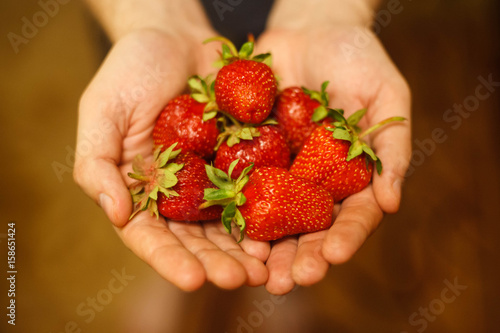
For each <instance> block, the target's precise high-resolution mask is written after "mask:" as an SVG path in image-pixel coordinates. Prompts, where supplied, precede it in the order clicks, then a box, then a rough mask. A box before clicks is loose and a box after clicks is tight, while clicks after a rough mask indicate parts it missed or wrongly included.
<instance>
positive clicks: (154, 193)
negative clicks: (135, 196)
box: [149, 186, 158, 200]
mask: <svg viewBox="0 0 500 333" xmlns="http://www.w3.org/2000/svg"><path fill="white" fill-rule="evenodd" d="M149 197H150V198H151V199H153V200H157V199H158V186H155V187H154V188H153V190H151V192H150V193H149Z"/></svg>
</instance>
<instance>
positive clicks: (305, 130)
mask: <svg viewBox="0 0 500 333" xmlns="http://www.w3.org/2000/svg"><path fill="white" fill-rule="evenodd" d="M327 86H328V81H326V82H324V83H323V84H322V85H321V92H317V91H312V90H308V89H306V88H304V87H302V88H299V87H289V88H286V89H285V90H283V91H282V92H281V93H280V94H279V95H278V97H277V98H276V108H275V116H276V120H277V121H278V124H279V125H278V126H279V127H280V128H281V129H282V131H283V135H284V136H285V139H286V141H287V143H288V146H289V147H290V151H291V152H292V154H298V152H299V151H300V149H301V148H302V146H303V145H304V142H305V141H306V139H307V138H308V137H309V135H311V133H312V131H314V129H316V127H318V126H319V125H318V124H317V123H315V122H314V121H313V120H312V116H313V114H314V112H315V111H316V112H318V111H319V112H320V111H323V112H324V111H325V110H320V109H326V107H327V106H328V94H327V93H326V91H325V90H326V87H327Z"/></svg>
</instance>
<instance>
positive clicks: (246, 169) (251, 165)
mask: <svg viewBox="0 0 500 333" xmlns="http://www.w3.org/2000/svg"><path fill="white" fill-rule="evenodd" d="M253 165H254V164H253V162H252V163H250V165H249V166H247V167H246V168H245V169H243V171H241V174H240V176H239V177H238V179H237V180H236V186H239V184H240V183H241V182H242V180H243V178H244V177H245V176H247V175H248V173H249V172H250V170H252V168H253ZM247 181H248V180H247ZM245 183H246V182H245ZM242 188H243V186H242ZM236 192H239V191H236Z"/></svg>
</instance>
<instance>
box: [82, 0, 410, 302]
mask: <svg viewBox="0 0 500 333" xmlns="http://www.w3.org/2000/svg"><path fill="white" fill-rule="evenodd" d="M87 1H88V2H89V5H90V7H91V8H92V10H93V11H94V12H95V14H96V16H97V17H98V18H99V20H100V21H101V23H102V25H103V27H104V28H105V30H106V32H107V33H108V35H109V36H110V38H111V40H112V41H113V47H112V49H111V51H110V52H109V54H108V56H107V57H106V59H105V61H104V62H103V64H102V65H101V67H100V69H99V71H98V72H97V74H96V75H95V77H94V78H93V80H92V81H91V82H90V84H89V86H88V87H87V89H86V90H85V92H84V94H83V95H82V98H81V101H80V107H79V123H78V138H77V150H76V160H75V170H74V178H75V180H76V182H77V183H78V184H79V185H80V186H81V187H82V188H83V190H84V191H85V192H86V193H87V194H88V195H89V196H90V197H91V198H92V199H93V200H95V201H96V203H98V204H99V205H100V206H101V207H102V209H103V210H104V212H105V213H106V215H107V216H108V218H109V219H110V220H111V222H112V223H113V225H114V227H115V230H116V232H117V233H118V235H119V236H120V237H121V239H122V240H123V242H124V243H125V244H126V246H128V247H129V248H130V249H131V250H132V251H133V252H134V253H135V254H137V255H138V256H139V257H140V258H141V259H142V260H144V261H145V262H147V263H148V264H149V265H151V266H152V267H153V268H154V269H155V270H156V271H157V272H158V273H159V274H160V275H161V276H162V277H163V278H165V279H166V280H168V281H170V282H171V283H173V284H174V285H176V286H178V287H179V288H181V289H183V290H195V289H198V288H200V287H201V286H202V285H203V284H204V283H205V282H206V281H209V282H211V283H213V284H215V285H217V286H218V287H220V288H224V289H234V288H237V287H239V286H242V285H244V284H246V285H250V286H258V285H263V284H265V285H266V288H267V289H268V291H269V292H271V293H273V294H284V293H287V292H289V291H290V290H292V288H293V287H294V286H295V285H296V284H299V285H311V284H314V283H317V282H318V281H320V280H321V279H322V278H323V277H324V276H325V274H326V272H327V270H328V267H329V265H330V264H339V263H342V262H345V261H347V260H348V259H349V258H351V257H352V255H353V254H354V253H355V252H356V251H357V250H358V249H359V248H360V247H361V245H362V244H363V243H364V242H365V241H366V239H367V237H368V236H369V235H370V234H371V233H372V232H373V231H374V230H375V229H376V227H377V226H378V224H379V223H380V220H381V219H382V216H383V212H388V213H393V212H395V211H397V209H398V206H399V201H400V196H401V194H400V192H401V183H402V180H403V175H404V173H405V170H406V168H407V167H408V163H409V159H410V153H411V149H410V124H409V122H405V123H403V124H397V125H391V126H388V127H387V128H385V129H384V130H383V131H380V132H378V133H376V134H374V135H372V136H371V137H370V140H371V143H372V144H373V147H374V148H375V150H376V152H377V155H378V156H379V157H380V158H381V160H382V161H383V163H384V171H383V173H382V175H381V176H378V175H375V177H374V180H373V184H372V185H370V186H369V187H367V188H366V189H365V190H363V191H362V192H360V193H358V194H356V195H353V196H351V197H349V198H348V199H346V200H344V201H343V202H342V203H341V204H340V205H337V206H336V215H337V217H336V219H335V222H334V224H333V226H332V227H331V228H330V229H329V230H326V231H321V232H316V233H311V234H306V235H302V236H299V237H289V238H286V239H283V240H280V241H277V242H273V243H272V244H270V243H268V242H257V241H252V240H250V239H248V238H245V239H244V240H243V242H241V243H240V244H237V243H236V242H235V240H234V238H233V237H232V236H231V235H227V234H226V233H225V231H224V229H223V228H222V226H221V223H220V222H208V223H207V222H204V223H191V224H186V223H180V222H172V221H168V220H163V219H160V220H157V219H156V218H155V217H151V216H149V214H147V213H146V212H144V213H140V214H137V215H136V217H134V218H133V219H132V220H131V221H129V220H128V217H129V216H130V213H131V211H132V201H131V197H130V194H129V192H128V189H127V185H128V184H129V183H130V180H129V179H128V177H127V176H126V174H127V172H129V171H130V170H131V162H132V160H133V158H134V157H135V156H136V155H137V154H142V155H143V156H150V155H151V150H152V145H153V143H152V137H151V133H152V129H153V126H154V121H155V119H156V117H157V116H158V114H159V112H160V111H161V110H162V108H163V106H164V105H165V104H166V103H167V102H168V101H169V100H170V99H172V98H174V97H175V96H177V95H178V94H180V93H181V92H182V90H183V89H184V88H185V86H186V79H187V78H188V77H189V76H190V75H192V74H200V75H202V76H203V75H205V74H208V73H210V72H213V69H212V68H211V63H212V62H213V60H214V57H216V51H215V50H217V49H219V47H220V46H219V45H217V44H216V43H211V44H208V45H202V43H201V42H202V41H203V40H205V39H206V38H209V37H212V36H215V35H216V32H214V31H213V29H212V28H211V27H210V25H209V23H208V20H207V18H206V17H205V14H204V13H203V10H202V8H201V6H200V4H199V3H198V2H197V1H196V0H184V1H166V0H143V1H141V0H119V1H118V0H104V1H98V0H87ZM295 2H297V3H295ZM376 2H377V1H365V0H352V1H341V0H328V1H327V0H317V1H311V2H304V1H300V2H298V1H295V0H286V1H285V0H282V1H276V3H275V5H274V7H273V11H272V13H271V16H270V19H269V22H268V27H267V29H266V32H265V33H264V34H263V35H262V37H260V38H259V40H257V43H256V48H257V49H258V50H261V51H265V52H267V51H271V52H272V53H273V64H274V66H273V69H274V70H275V72H276V73H277V74H278V76H279V77H281V78H282V81H281V82H280V85H281V87H286V86H291V85H304V86H307V87H310V88H312V89H316V88H318V87H319V86H320V85H321V82H323V81H325V80H329V81H330V85H329V87H328V92H329V94H330V96H331V103H330V104H331V106H333V107H342V108H344V109H345V110H346V113H347V114H349V113H352V112H354V111H355V110H357V109H360V108H362V107H367V108H368V113H367V115H366V118H365V120H364V123H361V126H363V127H365V126H369V125H371V124H374V123H376V122H378V121H380V120H382V119H384V118H387V117H389V116H395V115H398V116H404V117H406V118H408V119H409V116H410V93H409V89H408V87H407V85H406V83H405V81H404V79H403V78H402V76H401V75H400V74H399V72H398V71H397V69H396V68H395V66H394V65H393V64H392V62H391V60H390V59H389V57H388V56H387V54H386V53H385V51H384V49H383V47H382V46H381V44H380V42H379V41H378V40H377V38H376V37H375V36H374V35H373V34H370V33H369V32H368V33H369V34H370V38H371V42H370V43H369V44H368V45H367V46H366V47H364V48H362V49H360V50H358V52H356V53H355V54H354V55H352V56H350V57H347V56H346V55H345V53H342V52H340V51H339V47H338V45H339V43H342V42H345V43H352V41H353V36H354V33H355V32H356V31H357V30H356V28H358V27H361V28H363V29H364V28H366V26H367V25H368V24H369V22H370V20H371V17H372V15H373V8H374V6H375V5H376ZM297 8H300V10H297ZM318 8H320V9H321V10H318ZM312 13H320V14H321V15H319V16H318V15H312ZM96 131H98V133H99V134H100V135H101V137H102V140H100V141H99V142H98V143H95V144H92V145H90V146H89V145H84V144H83V143H84V142H85V138H86V137H87V135H88V133H96ZM84 148H85V149H84Z"/></svg>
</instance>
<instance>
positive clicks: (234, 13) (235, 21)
mask: <svg viewBox="0 0 500 333" xmlns="http://www.w3.org/2000/svg"><path fill="white" fill-rule="evenodd" d="M201 2H202V3H203V6H204V7H205V11H206V13H207V15H208V17H209V19H210V22H211V23H212V25H213V27H214V28H215V29H216V30H217V31H218V32H219V33H220V34H221V35H222V36H224V37H227V38H229V39H230V40H231V41H232V42H233V43H235V45H236V46H237V47H239V46H240V45H241V44H243V43H244V42H245V41H247V36H248V34H249V33H252V34H253V35H254V36H255V38H257V37H258V36H259V35H260V34H261V33H262V31H264V28H265V26H266V21H267V17H268V16H269V12H270V10H271V7H272V5H273V2H274V1H272V0H201Z"/></svg>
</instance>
